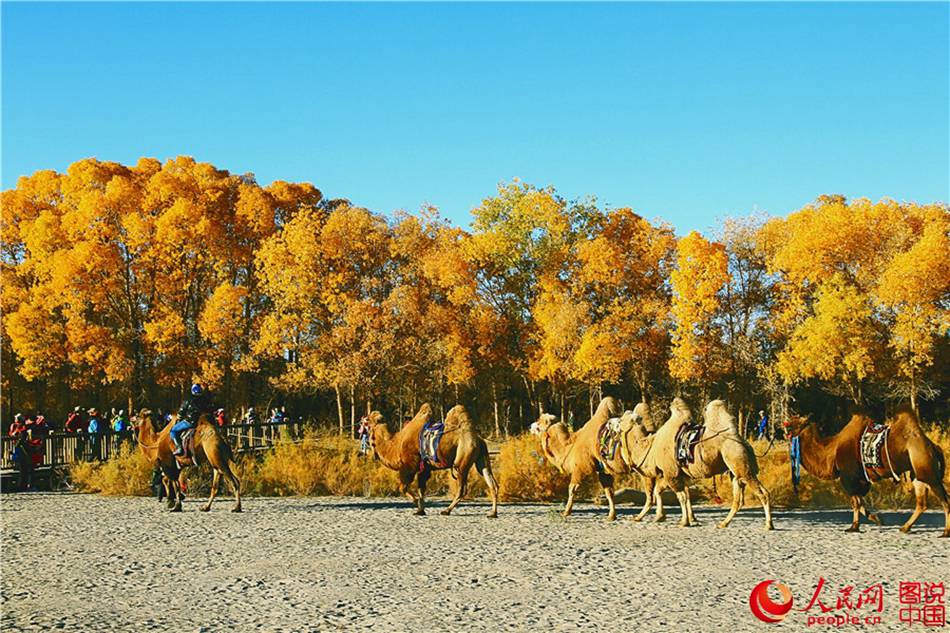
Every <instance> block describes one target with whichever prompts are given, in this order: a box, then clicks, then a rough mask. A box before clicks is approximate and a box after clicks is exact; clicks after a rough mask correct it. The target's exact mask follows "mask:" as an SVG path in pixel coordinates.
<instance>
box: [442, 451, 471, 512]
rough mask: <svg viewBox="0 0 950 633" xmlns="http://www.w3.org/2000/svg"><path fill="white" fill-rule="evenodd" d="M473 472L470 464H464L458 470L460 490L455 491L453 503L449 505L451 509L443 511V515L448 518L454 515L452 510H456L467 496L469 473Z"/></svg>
mask: <svg viewBox="0 0 950 633" xmlns="http://www.w3.org/2000/svg"><path fill="white" fill-rule="evenodd" d="M469 470H471V465H470V464H464V465H462V466H461V467H459V468H458V474H459V478H458V489H457V490H456V491H455V498H454V499H452V503H450V504H449V507H448V508H446V509H445V510H443V511H442V514H443V515H445V516H448V515H450V514H451V513H452V510H454V509H455V506H457V505H458V504H459V501H461V500H462V497H463V496H465V492H466V491H467V489H468V471H469Z"/></svg>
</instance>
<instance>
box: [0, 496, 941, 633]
mask: <svg viewBox="0 0 950 633" xmlns="http://www.w3.org/2000/svg"><path fill="white" fill-rule="evenodd" d="M221 501H223V502H219V503H216V505H215V507H214V509H213V510H212V511H211V512H210V513H207V514H204V513H200V512H198V511H197V507H198V502H197V501H190V500H189V501H188V502H187V503H186V506H185V512H184V513H181V514H169V513H166V512H165V511H164V507H163V506H161V505H159V504H158V503H157V502H156V501H155V500H153V499H145V498H106V497H100V496H94V495H77V494H42V493H37V494H27V495H15V494H14V495H3V497H2V499H0V504H2V506H0V517H2V528H3V532H2V546H3V549H2V595H0V605H2V621H0V624H2V629H3V631H40V630H66V631H146V632H147V631H229V630H236V631H332V630H374V631H463V630H477V631H502V630H531V631H576V630H592V631H594V630H596V631H634V630H638V631H718V630H722V629H724V628H725V627H728V628H729V629H731V630H732V631H745V630H750V631H751V630H762V628H763V627H765V626H766V625H764V624H763V623H761V622H759V621H758V620H756V619H755V618H754V616H753V615H752V613H751V612H750V609H749V606H748V597H749V593H750V591H751V589H752V587H753V586H754V585H755V584H757V583H758V582H760V581H762V580H765V579H772V578H774V579H779V580H781V581H782V582H784V583H786V584H787V585H789V586H790V587H791V590H792V593H793V596H794V599H795V607H796V608H799V607H804V606H805V605H806V604H807V602H808V600H809V599H810V598H811V595H812V593H813V592H814V588H815V585H816V584H817V582H818V579H819V577H824V578H825V579H826V581H827V583H828V584H827V586H826V588H825V590H824V593H823V594H822V599H823V601H824V602H825V603H826V604H830V605H831V606H834V603H835V597H836V596H837V593H838V590H839V589H841V588H843V587H845V586H846V585H856V586H857V587H858V589H857V590H856V591H860V590H861V589H863V588H865V587H868V586H870V585H873V584H876V583H883V584H884V611H883V613H882V614H881V617H882V620H883V625H882V626H877V627H871V626H869V627H867V628H868V629H871V630H887V629H890V628H897V626H898V608H899V606H898V583H899V582H900V581H944V582H946V581H950V578H948V575H950V574H948V570H950V542H948V541H947V540H946V539H938V538H936V537H937V534H938V526H939V525H942V521H943V517H942V515H938V514H937V513H934V512H930V513H928V514H926V515H925V516H923V517H922V518H921V521H920V523H919V524H918V526H919V527H918V529H917V530H915V532H914V533H912V534H910V535H904V534H901V533H900V532H898V529H897V527H898V525H899V523H900V522H901V521H902V520H903V519H904V518H906V516H907V513H906V512H903V513H884V518H885V522H886V525H885V527H875V526H869V527H865V528H864V530H865V532H864V533H863V534H845V533H844V532H843V531H842V530H843V528H844V527H846V525H847V521H848V518H849V515H848V513H846V512H844V511H829V512H805V511H795V512H783V511H778V512H777V513H776V519H775V523H776V527H777V530H776V531H775V532H771V533H767V532H765V531H764V530H763V529H762V516H761V513H760V511H758V510H755V509H747V510H744V511H743V512H740V513H739V515H738V517H737V518H736V521H735V522H734V523H733V525H732V526H731V527H729V528H727V529H725V530H720V529H717V528H716V527H715V522H716V520H717V519H719V518H721V517H722V516H723V515H724V514H725V509H723V508H718V507H710V508H706V507H702V508H699V510H698V513H697V514H698V518H699V520H700V521H701V522H702V525H701V526H698V527H693V528H688V529H682V528H678V527H677V526H676V524H675V522H676V519H677V516H676V514H675V512H676V511H675V509H674V510H673V513H672V514H671V515H670V519H669V520H668V521H667V522H666V523H661V524H654V523H652V522H649V523H642V524H639V523H634V522H632V521H631V520H630V517H631V516H632V515H633V514H634V508H632V507H629V506H627V507H623V508H622V509H621V517H620V520H618V521H616V522H615V523H612V524H608V523H606V522H605V521H604V516H605V511H604V510H603V509H601V508H598V507H595V506H593V505H590V504H580V506H579V508H578V511H577V513H576V514H575V516H573V517H571V518H570V519H568V520H566V521H564V520H562V519H560V518H559V517H558V516H557V515H556V513H555V512H554V509H553V506H548V505H543V504H505V505H502V506H501V508H500V518H499V519H497V520H494V521H492V520H489V519H486V518H485V517H484V514H485V512H486V511H487V505H486V504H484V503H463V504H462V505H461V506H460V507H459V509H458V510H457V514H455V515H453V516H451V517H444V516H440V515H439V514H438V512H437V510H438V508H439V506H444V501H436V502H435V503H434V505H435V506H436V507H435V508H434V509H433V510H430V513H429V515H428V516H425V517H415V516H412V515H411V514H410V512H409V509H408V504H407V503H406V502H403V501H395V500H382V499H355V498H347V499H333V498H321V499H260V498H248V499H246V505H245V510H246V511H245V513H244V514H232V513H230V512H228V510H229V508H230V499H227V498H225V499H223V500H221ZM865 611H866V612H867V613H869V614H870V613H871V611H868V610H867V609H866V608H865V609H862V612H865ZM807 615H808V614H807V613H802V612H798V611H793V612H792V614H791V615H790V616H789V617H788V619H787V621H786V622H785V623H783V625H782V627H783V628H784V629H785V630H794V629H797V628H801V629H804V628H805V619H806V617H807ZM904 626H905V628H906V625H904ZM916 626H917V627H918V628H919V627H920V625H916Z"/></svg>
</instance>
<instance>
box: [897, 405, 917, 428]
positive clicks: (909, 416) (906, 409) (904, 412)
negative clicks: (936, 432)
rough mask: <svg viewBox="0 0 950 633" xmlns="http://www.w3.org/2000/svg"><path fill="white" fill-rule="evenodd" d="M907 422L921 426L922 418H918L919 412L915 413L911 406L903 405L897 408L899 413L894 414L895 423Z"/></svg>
mask: <svg viewBox="0 0 950 633" xmlns="http://www.w3.org/2000/svg"><path fill="white" fill-rule="evenodd" d="M901 419H903V420H905V421H907V422H913V423H914V424H918V425H919V424H920V418H919V417H918V416H917V412H916V411H914V409H913V407H911V406H910V405H909V404H902V405H901V406H899V407H898V408H897V411H895V412H894V421H895V422H896V421H898V420H901Z"/></svg>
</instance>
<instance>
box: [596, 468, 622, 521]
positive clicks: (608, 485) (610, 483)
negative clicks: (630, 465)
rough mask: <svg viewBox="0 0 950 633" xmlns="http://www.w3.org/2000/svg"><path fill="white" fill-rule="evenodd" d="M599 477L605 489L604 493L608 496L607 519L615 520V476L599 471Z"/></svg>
mask: <svg viewBox="0 0 950 633" xmlns="http://www.w3.org/2000/svg"><path fill="white" fill-rule="evenodd" d="M597 479H598V480H599V481H600V485H601V486H602V487H603V489H604V495H606V496H607V508H608V512H607V520H608V521H613V520H615V519H616V518H617V506H616V505H615V504H614V476H613V475H611V474H608V473H598V474H597Z"/></svg>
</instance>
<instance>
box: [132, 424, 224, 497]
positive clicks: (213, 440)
mask: <svg viewBox="0 0 950 633" xmlns="http://www.w3.org/2000/svg"><path fill="white" fill-rule="evenodd" d="M174 424H175V420H174V419H173V420H172V421H171V422H169V423H168V424H167V425H166V426H165V428H164V429H162V430H161V432H159V433H158V434H156V433H155V431H153V430H152V412H151V411H149V410H148V409H143V410H142V412H141V413H140V414H139V436H138V441H139V448H141V449H142V453H143V454H144V455H145V457H146V458H148V460H149V461H150V462H151V463H152V464H158V465H159V466H160V467H161V469H162V474H163V475H164V477H165V481H166V490H167V492H168V507H169V509H170V510H171V511H172V512H181V509H182V508H181V502H182V500H183V499H184V495H183V494H182V483H183V481H184V473H185V469H187V468H188V467H190V466H197V465H200V464H202V463H204V462H208V463H209V464H210V465H211V468H212V470H213V471H214V478H213V479H212V481H211V495H210V497H209V498H208V503H206V504H205V505H203V506H201V511H202V512H207V511H208V510H210V509H211V504H212V503H213V502H214V498H215V495H217V494H218V485H219V484H220V483H221V476H222V475H224V478H225V479H227V480H228V485H230V486H231V490H232V491H233V492H234V498H235V503H234V507H233V508H231V512H240V511H241V482H240V481H239V480H238V478H237V477H236V476H235V475H234V472H233V471H232V470H231V465H232V464H233V463H234V457H233V453H232V452H231V447H230V446H229V445H228V443H227V441H226V440H225V439H224V437H223V436H222V435H221V433H220V432H219V431H218V427H217V426H216V425H215V424H213V423H212V422H211V420H210V418H209V417H208V416H207V415H202V416H200V417H199V418H198V424H197V425H196V427H195V454H194V459H193V460H192V459H190V458H186V459H181V458H176V457H175V455H174V454H173V453H172V451H173V450H174V446H173V444H172V438H171V429H172V426H174Z"/></svg>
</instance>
